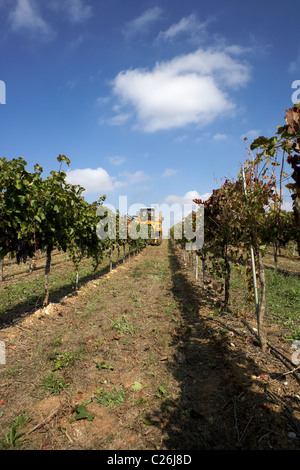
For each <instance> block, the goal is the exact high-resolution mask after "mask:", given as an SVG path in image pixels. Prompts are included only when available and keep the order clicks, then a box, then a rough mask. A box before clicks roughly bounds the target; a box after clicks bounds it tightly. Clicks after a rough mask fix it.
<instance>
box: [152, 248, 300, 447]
mask: <svg viewBox="0 0 300 470" xmlns="http://www.w3.org/2000/svg"><path fill="white" fill-rule="evenodd" d="M175 250H176V248H175V249H174V248H173V247H172V245H170V246H169V262H170V267H171V270H172V273H173V276H172V289H171V290H172V294H173V296H174V297H175V298H176V299H177V303H178V306H179V308H180V311H181V317H182V318H181V326H180V328H178V330H177V332H176V335H174V340H173V345H174V346H176V351H177V353H176V358H175V360H174V362H172V363H170V365H169V367H171V370H172V374H173V376H174V378H175V379H176V381H177V383H178V384H179V385H180V388H181V395H180V399H179V400H178V399H177V400H173V399H172V398H171V397H168V398H167V399H165V400H163V401H162V405H161V410H160V412H159V413H158V415H157V416H154V415H152V416H150V414H149V418H150V419H152V420H153V421H156V422H157V421H159V424H157V426H158V427H159V428H161V430H162V432H163V435H164V441H163V444H164V447H165V448H167V449H173V450H183V449H184V450H230V449H235V450H238V449H240V450H242V449H248V450H257V449H262V450H264V449H265V450H269V449H274V450H277V449H296V448H297V447H296V444H295V443H293V442H291V439H288V438H287V433H288V432H289V431H291V430H292V428H291V426H290V423H289V421H288V418H287V417H286V416H285V414H284V413H283V412H282V409H280V410H279V409H278V412H277V411H274V408H276V407H271V406H270V401H269V400H268V398H269V397H268V396H267V394H265V393H264V391H263V389H262V386H260V387H259V386H258V385H255V384H254V381H253V378H252V377H253V376H258V375H259V374H264V371H263V370H260V369H259V368H258V366H257V365H256V364H255V363H254V361H252V360H251V359H249V358H247V357H246V356H245V351H243V350H239V349H238V348H236V349H235V350H234V351H232V350H230V349H229V348H228V344H229V341H228V336H227V333H228V331H227V332H226V331H225V332H224V330H221V331H220V329H219V330H218V329H217V328H214V327H213V326H212V325H213V322H212V321H209V317H208V316H207V317H206V315H205V314H204V315H202V312H204V313H205V310H206V312H209V311H210V312H213V311H214V309H216V306H215V302H214V300H213V299H212V298H210V297H209V295H208V294H207V293H205V291H203V289H201V287H200V286H199V287H198V286H197V285H196V284H195V283H194V284H192V283H191V282H189V280H188V278H187V275H186V272H185V271H184V270H182V267H181V265H180V262H179V259H178V257H177V255H176V251H175ZM199 312H200V313H199ZM232 341H234V339H232ZM253 347H254V350H255V346H253ZM286 406H288V403H286ZM295 441H297V442H298V443H299V441H298V439H295Z"/></svg>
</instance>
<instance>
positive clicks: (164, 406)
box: [0, 241, 300, 450]
mask: <svg viewBox="0 0 300 470" xmlns="http://www.w3.org/2000/svg"><path fill="white" fill-rule="evenodd" d="M218 301H219V299H218V298H217V297H215V296H214V293H213V292H212V291H210V290H209V289H206V290H204V289H203V287H202V285H201V282H200V281H199V280H195V279H194V278H193V276H192V275H191V273H190V272H189V271H188V269H187V267H186V266H185V265H184V262H183V259H182V257H181V254H180V253H179V251H178V250H177V248H176V247H173V246H172V245H170V244H169V243H168V241H164V242H163V243H162V245H161V246H159V247H157V246H148V247H147V248H145V249H144V250H143V251H142V252H141V253H140V254H138V255H137V256H135V257H133V258H131V259H129V260H128V261H127V262H126V263H125V264H121V265H119V266H118V267H117V268H116V269H114V270H113V271H112V272H110V273H109V272H108V273H106V274H104V275H102V276H101V277H98V278H96V279H93V280H91V281H89V282H87V283H86V284H85V285H82V286H81V288H80V290H79V291H78V292H77V293H72V294H70V295H68V296H66V297H64V298H63V299H62V300H61V301H59V302H56V303H51V304H49V305H48V306H47V307H46V308H44V309H41V310H37V311H35V312H34V313H32V314H30V315H27V316H25V317H23V318H22V319H21V320H20V321H19V322H15V323H13V324H8V325H4V326H3V327H2V329H1V330H0V340H1V341H4V342H5V345H6V364H5V365H0V439H2V442H4V444H3V448H9V447H10V448H11V447H12V445H13V444H14V446H15V447H17V448H22V449H25V450H89V449H96V450H104V449H105V450H152V449H160V450H241V449H243V450H270V449H271V450H299V448H300V408H299V404H300V389H299V378H298V375H297V372H299V370H298V371H294V372H293V373H292V372H291V371H293V370H294V369H295V368H296V366H295V365H292V364H291V362H290V358H291V354H292V352H291V348H290V345H289V344H287V343H285V342H284V340H283V333H284V332H283V331H282V328H276V325H274V324H272V325H267V331H268V339H270V343H271V345H272V347H269V348H268V351H267V353H265V354H263V353H262V352H261V350H260V347H259V344H258V342H257V339H256V336H255V334H254V328H255V321H254V319H253V320H251V319H247V322H248V323H247V324H246V323H245V322H244V320H243V319H242V318H239V317H237V316H235V315H234V314H222V315H221V314H219V313H217V308H216V306H217V305H218ZM66 358H68V360H67V359H66ZM50 376H51V377H52V378H53V377H54V378H56V379H57V378H59V379H61V380H63V383H64V384H65V386H64V387H63V388H62V390H60V393H57V390H54V389H51V388H48V390H46V389H45V387H44V386H43V384H45V378H47V377H48V378H49V377H50ZM48 383H49V382H48ZM54 392H56V393H54ZM80 405H84V407H85V408H84V410H85V411H86V412H87V413H86V414H85V413H83V415H82V416H81V419H78V418H79V417H80V415H78V410H79V408H78V407H79V406H80ZM20 416H23V417H25V418H26V420H25V424H23V426H22V427H18V433H19V434H18V435H17V438H16V439H15V441H14V443H13V444H12V442H8V438H6V440H5V438H4V436H5V435H6V436H8V434H9V432H10V430H11V427H12V425H13V423H14V422H15V423H16V421H15V420H16V418H17V417H19V422H20ZM8 444H10V446H9V445H8Z"/></svg>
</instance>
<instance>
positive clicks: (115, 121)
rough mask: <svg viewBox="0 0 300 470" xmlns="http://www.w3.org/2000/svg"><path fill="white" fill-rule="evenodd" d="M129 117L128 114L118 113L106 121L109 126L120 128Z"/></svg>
mask: <svg viewBox="0 0 300 470" xmlns="http://www.w3.org/2000/svg"><path fill="white" fill-rule="evenodd" d="M130 117H131V115H130V114H129V113H120V114H117V115H116V116H113V117H112V118H110V119H108V120H107V122H108V124H110V125H111V126H122V125H123V124H125V122H127V121H128V120H129V119H130Z"/></svg>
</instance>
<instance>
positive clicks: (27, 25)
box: [10, 0, 56, 40]
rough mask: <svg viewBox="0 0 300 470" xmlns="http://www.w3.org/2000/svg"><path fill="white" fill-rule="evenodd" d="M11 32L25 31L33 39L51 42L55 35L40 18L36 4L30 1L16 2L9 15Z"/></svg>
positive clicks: (21, 0)
mask: <svg viewBox="0 0 300 470" xmlns="http://www.w3.org/2000/svg"><path fill="white" fill-rule="evenodd" d="M10 22H11V28H12V30H13V31H15V32H18V31H26V32H29V33H31V35H32V36H34V37H37V36H38V37H39V39H43V40H52V39H54V38H55V36H56V33H55V32H54V31H53V29H52V28H51V26H50V25H49V24H48V23H47V22H46V21H45V20H44V19H43V18H42V17H41V15H40V13H39V12H38V10H37V7H36V4H35V3H34V2H33V1H32V0H17V3H16V7H15V9H14V10H13V11H12V12H11V14H10Z"/></svg>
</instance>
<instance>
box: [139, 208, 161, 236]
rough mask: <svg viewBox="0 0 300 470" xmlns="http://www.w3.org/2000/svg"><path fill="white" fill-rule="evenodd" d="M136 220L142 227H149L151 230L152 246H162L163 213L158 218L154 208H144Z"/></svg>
mask: <svg viewBox="0 0 300 470" xmlns="http://www.w3.org/2000/svg"><path fill="white" fill-rule="evenodd" d="M136 220H137V221H138V222H139V224H141V225H148V229H151V242H150V244H151V245H160V244H161V241H162V221H163V217H162V216H161V212H160V213H159V215H158V216H156V214H155V209H154V208H153V207H142V208H141V209H140V212H139V214H138V216H137V217H136Z"/></svg>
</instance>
